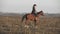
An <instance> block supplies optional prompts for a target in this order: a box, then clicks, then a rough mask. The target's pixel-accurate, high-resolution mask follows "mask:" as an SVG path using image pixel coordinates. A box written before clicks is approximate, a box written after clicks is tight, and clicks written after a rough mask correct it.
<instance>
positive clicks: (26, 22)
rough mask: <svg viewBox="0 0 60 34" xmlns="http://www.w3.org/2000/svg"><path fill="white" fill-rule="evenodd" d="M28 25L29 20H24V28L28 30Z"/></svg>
mask: <svg viewBox="0 0 60 34" xmlns="http://www.w3.org/2000/svg"><path fill="white" fill-rule="evenodd" d="M28 24H29V20H26V21H25V27H27V28H29V25H28Z"/></svg>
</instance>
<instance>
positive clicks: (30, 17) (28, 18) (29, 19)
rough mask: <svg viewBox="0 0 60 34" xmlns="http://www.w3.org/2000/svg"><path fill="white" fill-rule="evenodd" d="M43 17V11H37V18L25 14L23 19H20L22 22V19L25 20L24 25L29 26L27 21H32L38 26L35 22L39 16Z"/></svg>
mask: <svg viewBox="0 0 60 34" xmlns="http://www.w3.org/2000/svg"><path fill="white" fill-rule="evenodd" d="M41 15H42V16H44V13H43V11H42V10H41V11H39V12H37V16H35V15H33V14H31V13H29V14H25V15H24V16H23V17H22V22H23V20H24V18H26V21H25V24H26V25H28V24H29V21H34V23H35V25H36V24H38V23H37V21H38V20H39V18H40V16H41Z"/></svg>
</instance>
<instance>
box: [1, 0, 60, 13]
mask: <svg viewBox="0 0 60 34" xmlns="http://www.w3.org/2000/svg"><path fill="white" fill-rule="evenodd" d="M33 4H37V8H36V9H37V12H38V11H40V10H43V11H44V13H60V0H0V12H12V13H28V12H29V13H30V12H31V11H32V6H33Z"/></svg>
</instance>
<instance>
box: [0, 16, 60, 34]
mask: <svg viewBox="0 0 60 34" xmlns="http://www.w3.org/2000/svg"><path fill="white" fill-rule="evenodd" d="M24 25H25V24H24V23H21V17H20V16H0V34H60V17H49V18H48V17H45V18H44V17H43V18H40V22H39V24H38V25H37V26H38V28H35V26H34V23H32V22H31V23H30V25H29V26H31V27H29V28H28V29H27V28H25V27H24Z"/></svg>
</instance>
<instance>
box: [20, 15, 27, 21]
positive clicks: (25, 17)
mask: <svg viewBox="0 0 60 34" xmlns="http://www.w3.org/2000/svg"><path fill="white" fill-rule="evenodd" d="M26 16H27V14H25V15H24V16H23V17H22V21H21V22H23V20H24V18H26Z"/></svg>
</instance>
